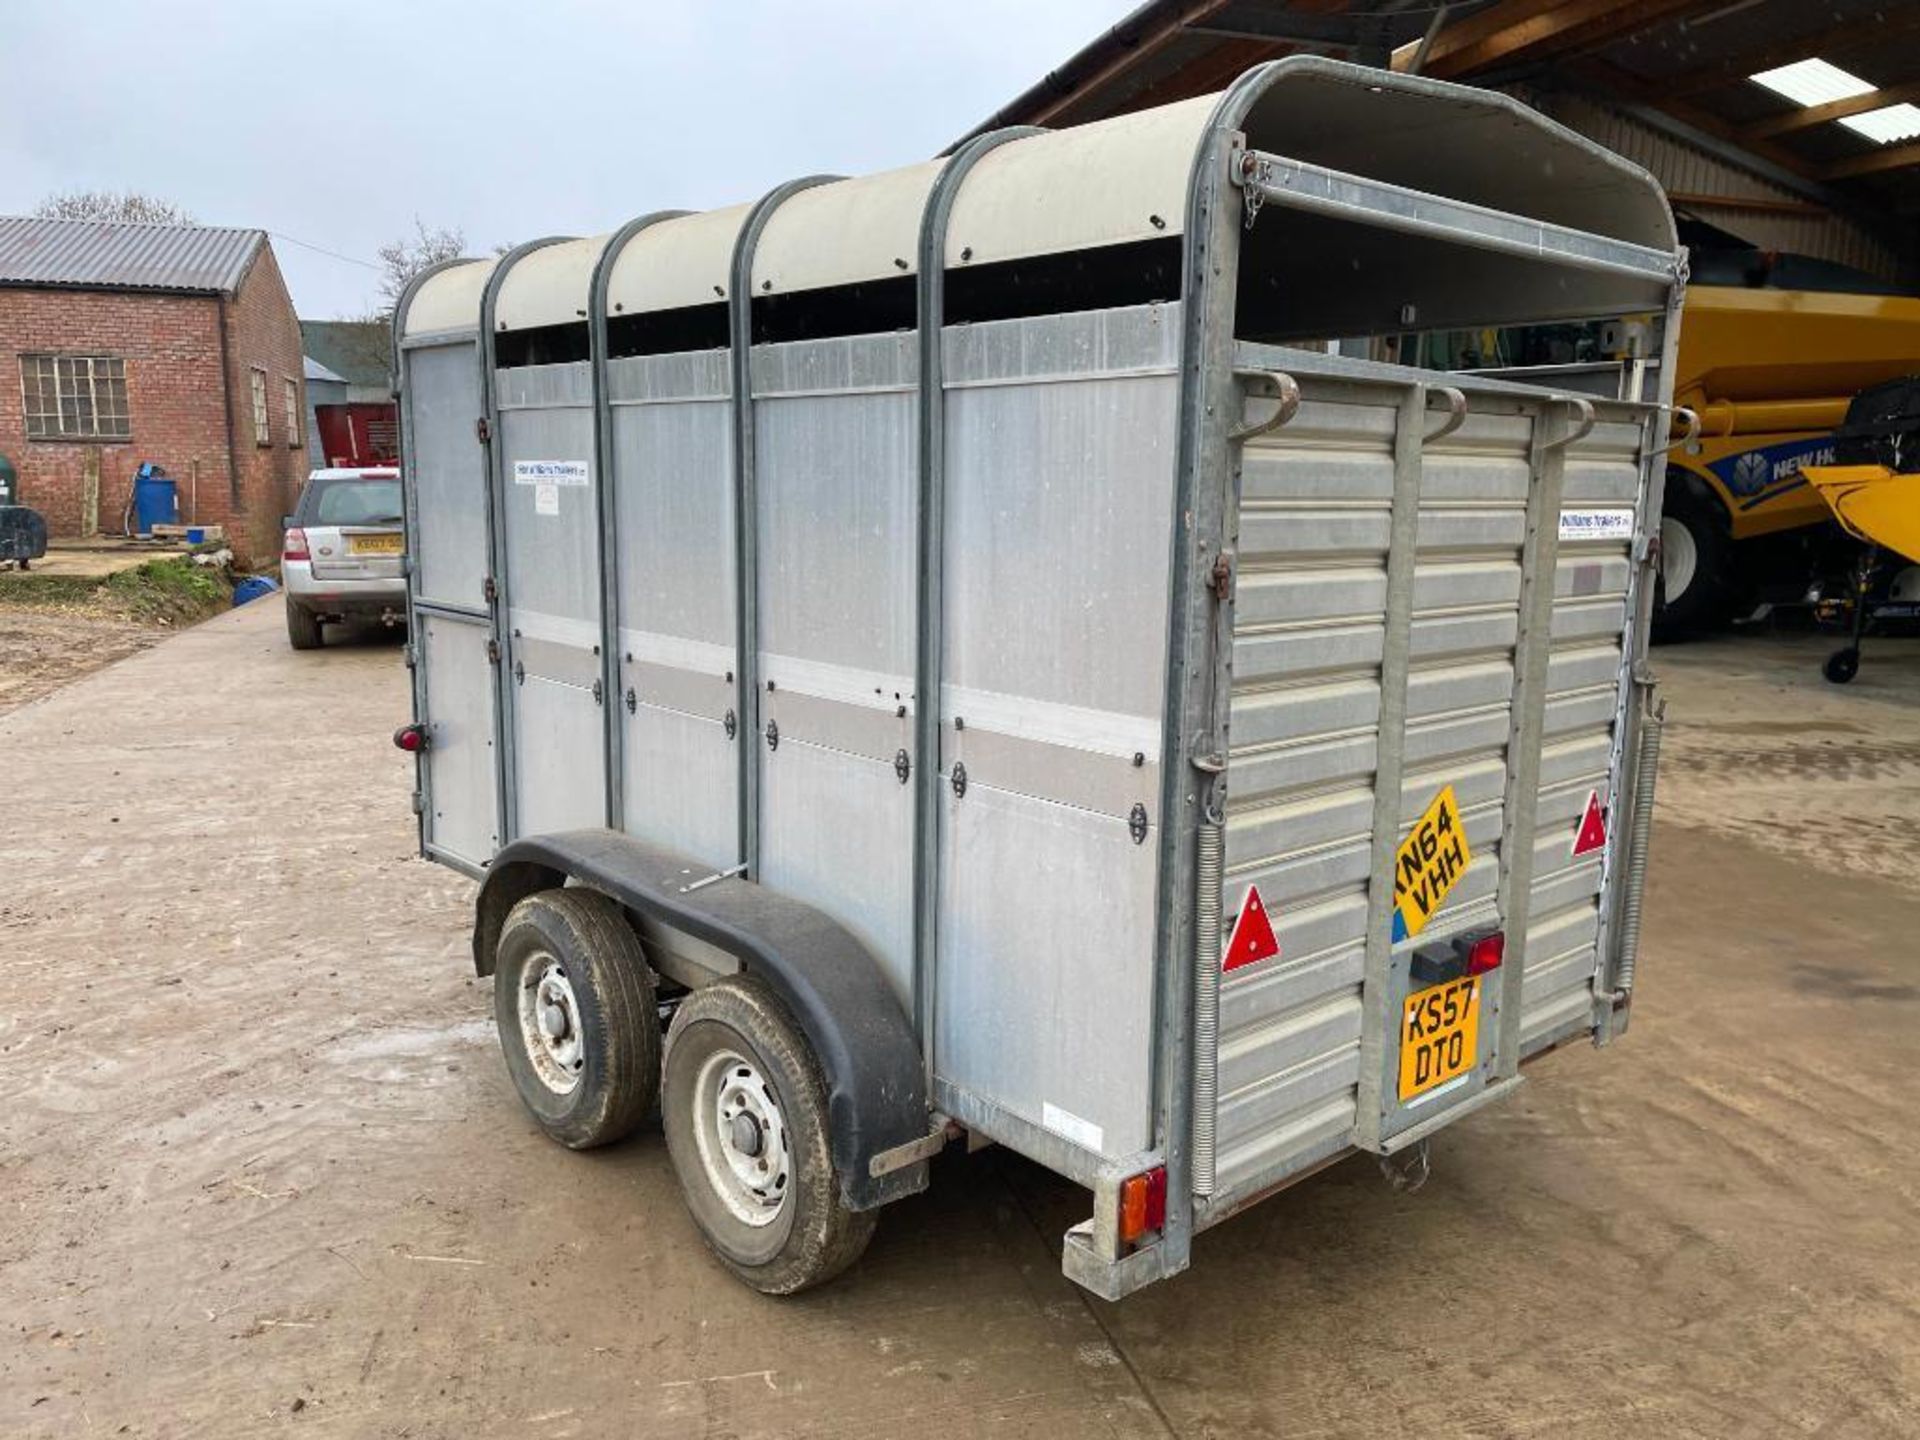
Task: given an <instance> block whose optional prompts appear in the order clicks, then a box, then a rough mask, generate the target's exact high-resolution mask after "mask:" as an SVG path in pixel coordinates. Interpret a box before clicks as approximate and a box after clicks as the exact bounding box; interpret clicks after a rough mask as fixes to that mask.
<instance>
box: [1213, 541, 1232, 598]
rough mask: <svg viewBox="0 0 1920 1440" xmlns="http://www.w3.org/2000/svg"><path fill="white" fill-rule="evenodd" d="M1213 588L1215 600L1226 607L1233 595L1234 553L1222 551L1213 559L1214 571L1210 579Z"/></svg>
mask: <svg viewBox="0 0 1920 1440" xmlns="http://www.w3.org/2000/svg"><path fill="white" fill-rule="evenodd" d="M1208 583H1209V584H1210V585H1211V586H1212V588H1213V598H1214V599H1215V600H1217V601H1219V602H1220V604H1222V605H1224V604H1226V603H1227V601H1228V599H1229V598H1230V597H1231V596H1232V595H1233V552H1232V551H1231V550H1222V551H1221V552H1220V553H1219V554H1218V555H1216V556H1214V557H1213V571H1212V574H1211V575H1210V576H1209V577H1208Z"/></svg>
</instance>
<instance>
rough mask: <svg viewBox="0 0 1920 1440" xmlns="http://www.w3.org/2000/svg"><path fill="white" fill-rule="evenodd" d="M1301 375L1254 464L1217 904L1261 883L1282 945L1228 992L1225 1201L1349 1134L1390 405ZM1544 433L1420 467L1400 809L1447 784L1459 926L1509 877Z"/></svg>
mask: <svg viewBox="0 0 1920 1440" xmlns="http://www.w3.org/2000/svg"><path fill="white" fill-rule="evenodd" d="M1303 383H1304V385H1305V398H1304V400H1303V401H1302V404H1301V406H1300V409H1299V412H1298V414H1297V415H1296V416H1295V417H1294V419H1293V420H1292V421H1291V422H1289V423H1288V424H1287V425H1286V426H1285V427H1284V428H1282V429H1280V430H1278V431H1275V432H1274V433H1273V434H1272V435H1270V436H1267V437H1264V438H1262V439H1260V440H1258V441H1256V442H1254V443H1252V444H1250V445H1249V446H1248V448H1247V450H1246V452H1245V454H1244V457H1243V467H1242V497H1241V512H1240V535H1239V545H1238V557H1239V558H1238V572H1239V573H1238V578H1237V586H1236V592H1235V607H1234V624H1235V630H1234V651H1233V660H1234V673H1233V708H1232V716H1231V729H1230V736H1229V739H1230V755H1229V765H1228V793H1229V797H1230V799H1229V811H1228V817H1227V879H1226V891H1225V897H1224V908H1225V911H1226V914H1227V916H1228V917H1229V922H1228V923H1231V917H1232V916H1233V915H1235V914H1236V913H1237V912H1238V909H1239V905H1240V903H1241V900H1242V897H1243V896H1244V895H1245V893H1246V889H1247V887H1248V886H1249V885H1257V886H1258V887H1259V889H1260V893H1261V896H1262V898H1263V899H1264V901H1265V903H1266V906H1267V910H1268V913H1269V915H1270V916H1271V918H1272V919H1273V922H1274V927H1275V931H1276V934H1277V935H1278V938H1279V941H1280V947H1281V955H1280V958H1279V959H1277V960H1274V961H1270V962H1267V963H1266V964H1263V965H1258V966H1252V967H1249V968H1247V969H1245V970H1242V971H1238V972H1236V973H1234V974H1232V975H1228V976H1227V977H1225V979H1224V981H1223V983H1222V986H1221V999H1220V1009H1221V1017H1220V1051H1219V1095H1220V1101H1219V1106H1220V1108H1219V1120H1218V1127H1217V1136H1218V1142H1217V1143H1218V1156H1219V1160H1218V1169H1217V1186H1218V1190H1219V1191H1223V1192H1231V1191H1233V1190H1234V1189H1235V1188H1237V1187H1238V1186H1241V1185H1244V1184H1248V1183H1251V1182H1253V1181H1255V1180H1256V1179H1259V1180H1263V1181H1267V1182H1271V1180H1273V1179H1275V1178H1280V1177H1281V1176H1284V1175H1285V1174H1286V1173H1287V1172H1288V1171H1290V1170H1293V1169H1298V1168H1304V1167H1305V1166H1308V1165H1311V1164H1314V1163H1317V1162H1318V1161H1319V1160H1321V1159H1323V1158H1324V1157H1325V1156H1327V1155H1328V1154H1331V1153H1333V1152H1334V1151H1335V1150H1337V1149H1338V1148H1339V1147H1340V1146H1341V1145H1342V1144H1344V1143H1345V1141H1346V1139H1347V1138H1348V1137H1349V1136H1350V1133H1351V1131H1352V1128H1353V1122H1354V1103H1355V1094H1356V1088H1355V1087H1356V1084H1357V1081H1358V1066H1359V1045H1360V1034H1361V1026H1362V1011H1361V998H1360V982H1361V971H1362V962H1363V956H1364V951H1365V927H1366V913H1367V893H1366V888H1367V877H1368V869H1369V865H1370V861H1371V853H1372V841H1371V825H1372V818H1373V783H1374V780H1373V772H1374V763H1375V742H1376V739H1377V734H1378V724H1379V712H1380V693H1379V676H1380V662H1381V654H1382V648H1383V643H1384V635H1385V605H1386V588H1387V571H1386V563H1387V554H1386V550H1387V543H1388V527H1389V522H1390V518H1391V517H1390V506H1391V498H1392V492H1393V455H1392V444H1393V435H1394V429H1395V421H1396V408H1395V407H1396V404H1397V400H1398V393H1397V392H1396V391H1394V390H1392V389H1390V388H1383V389H1380V390H1378V391H1367V390H1363V389H1357V388H1355V387H1339V386H1331V385H1321V384H1318V383H1317V382H1315V381H1314V380H1312V379H1307V380H1306V381H1304V382H1303ZM1530 433H1531V432H1530V426H1529V422H1528V420H1527V419H1526V418H1525V417H1523V416H1518V415H1501V414H1491V413H1488V414H1480V415H1470V416H1469V418H1468V420H1467V423H1466V424H1465V425H1463V426H1462V427H1461V429H1460V430H1459V431H1457V432H1456V433H1455V434H1453V435H1452V436H1449V437H1448V438H1447V440H1446V441H1445V442H1443V443H1441V444H1438V445H1435V446H1433V447H1431V448H1430V449H1428V450H1427V452H1426V454H1425V457H1424V462H1423V475H1422V484H1421V508H1420V540H1419V552H1418V556H1417V563H1416V567H1415V576H1414V618H1413V638H1412V657H1411V665H1410V670H1409V675H1408V684H1407V706H1408V731H1407V752H1406V764H1405V771H1404V775H1403V784H1402V787H1401V797H1400V809H1401V821H1402V823H1403V824H1410V823H1411V822H1412V821H1413V820H1415V819H1416V818H1417V817H1418V816H1419V815H1420V813H1421V812H1422V811H1423V810H1425V809H1426V807H1427V806H1428V805H1429V804H1430V803H1431V802H1432V800H1433V797H1434V795H1435V794H1436V793H1437V792H1438V791H1439V790H1440V788H1441V787H1443V786H1445V785H1449V784H1450V785H1452V786H1454V787H1455V793H1456V794H1457V795H1458V797H1459V801H1460V805H1461V810H1462V819H1463V820H1464V822H1465V826H1466V831H1467V836H1468V841H1469V844H1470V845H1471V846H1472V849H1473V855H1474V859H1473V864H1472V865H1471V867H1470V868H1469V870H1468V871H1467V873H1466V876H1465V877H1464V878H1463V879H1462V880H1461V881H1460V882H1459V884H1458V885H1457V887H1456V888H1455V889H1454V891H1453V893H1452V894H1451V895H1449V896H1448V899H1447V911H1446V913H1447V917H1448V919H1449V921H1450V922H1453V921H1456V920H1457V921H1460V922H1462V923H1465V922H1468V921H1470V920H1471V919H1472V918H1473V917H1474V916H1475V915H1476V914H1477V913H1480V912H1484V913H1486V914H1488V915H1490V914H1491V913H1492V906H1493V903H1494V896H1495V891H1496V888H1497V883H1498V879H1497V877H1498V865H1499V839H1500V831H1501V822H1502V806H1503V799H1504V789H1505V777H1506V762H1505V751H1506V743H1507V733H1508V719H1509V717H1508V706H1509V703H1510V701H1511V697H1512V693H1513V644H1514V636H1515V634H1516V631H1517V627H1518V617H1517V611H1516V606H1517V603H1518V598H1519V593H1520V564H1519V552H1520V545H1521V542H1522V540H1523V538H1524V534H1525V505H1526V495H1527V485H1528V461H1527V445H1528V442H1529V437H1530Z"/></svg>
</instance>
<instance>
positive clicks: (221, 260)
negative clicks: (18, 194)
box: [0, 215, 267, 294]
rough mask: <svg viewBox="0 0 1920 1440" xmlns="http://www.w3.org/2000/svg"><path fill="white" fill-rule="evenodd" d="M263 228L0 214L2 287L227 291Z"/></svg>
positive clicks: (261, 237) (260, 239) (254, 251)
mask: <svg viewBox="0 0 1920 1440" xmlns="http://www.w3.org/2000/svg"><path fill="white" fill-rule="evenodd" d="M266 243H267V235H266V232H265V231H264V230H235V229H229V228H226V227H224V226H213V225H138V224H132V223H128V222H124V221H118V220H40V219H35V218H33V217H30V216H16V215H6V216H0V285H63V286H71V287H73V288H76V289H82V290H197V291H206V292H208V293H216V292H225V293H227V294H232V293H233V291H234V290H235V289H236V288H238V286H239V284H240V281H241V280H242V279H243V278H244V277H245V276H246V273H247V267H248V266H250V265H251V264H252V263H253V258H254V256H255V255H256V254H258V253H259V250H260V247H261V246H262V245H265V244H266Z"/></svg>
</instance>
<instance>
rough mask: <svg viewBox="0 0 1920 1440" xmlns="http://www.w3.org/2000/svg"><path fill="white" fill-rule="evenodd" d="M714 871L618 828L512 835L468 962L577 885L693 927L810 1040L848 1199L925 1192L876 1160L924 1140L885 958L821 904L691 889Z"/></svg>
mask: <svg viewBox="0 0 1920 1440" xmlns="http://www.w3.org/2000/svg"><path fill="white" fill-rule="evenodd" d="M711 873H712V867H711V866H709V865H707V864H705V863H703V862H701V861H698V860H693V859H689V858H688V857H687V856H685V855H681V854H678V853H677V852H675V851H672V850H668V849H665V848H664V847H662V846H658V845H650V844H648V843H646V842H645V841H642V840H636V839H634V838H633V837H632V836H630V835H622V834H620V833H619V832H618V831H615V830H604V829H595V830H568V831H562V832H560V833H558V834H554V835H540V836H535V837H532V838H529V839H525V840H516V841H515V842H514V843H513V844H511V845H509V846H507V848H506V849H504V850H502V851H501V852H500V853H499V855H497V856H496V857H495V858H494V861H493V864H492V865H491V866H489V867H488V870H487V878H486V880H485V881H484V882H483V883H482V884H481V887H480V895H479V898H478V900H476V901H475V905H474V925H473V961H474V969H475V971H476V972H477V973H479V974H480V975H483V976H484V975H491V974H492V973H493V959H494V949H495V947H496V945H497V944H498V943H499V939H500V928H501V926H502V924H504V923H505V921H506V918H507V912H508V911H509V910H511V909H512V908H513V907H514V905H515V904H517V903H518V902H519V901H520V900H521V899H523V898H525V897H526V896H528V895H531V894H533V893H534V892H536V891H539V890H550V889H552V888H554V887H555V886H558V885H562V884H564V883H566V881H567V880H569V879H571V880H574V881H576V882H577V883H579V884H581V885H587V886H591V887H592V888H593V889H595V890H599V891H602V892H603V893H605V894H607V895H610V896H612V897H613V898H614V899H616V900H618V901H619V902H620V903H621V904H622V905H625V906H626V907H627V908H629V909H630V910H632V911H634V912H636V913H637V914H640V915H644V916H647V917H650V918H653V919H657V920H660V921H662V922H663V923H665V924H668V925H672V926H675V927H677V928H679V929H681V930H685V931H686V932H688V933H689V934H691V935H694V936H697V937H698V938H699V939H702V940H705V941H707V942H708V943H709V944H712V945H716V946H718V947H719V948H720V949H722V950H725V951H726V952H727V953H729V954H731V955H733V956H735V957H736V958H737V959H738V960H739V961H740V962H741V964H742V965H743V966H744V967H745V968H746V969H747V971H748V972H749V973H751V974H753V975H755V976H758V977H759V978H760V979H761V980H763V981H765V982H766V984H767V985H768V986H769V987H770V988H771V989H772V990H773V992H774V993H775V994H776V995H778V996H779V997H780V1000H781V1002H782V1003H783V1004H785V1005H786V1007H787V1009H788V1010H789V1011H790V1012H791V1013H792V1015H793V1018H794V1019H795V1020H796V1021H797V1022H798V1023H799V1025H800V1028H801V1029H802V1030H803V1031H804V1032H805V1033H806V1037H807V1041H808V1043H809V1044H810V1045H812V1047H813V1053H814V1057H815V1059H817V1060H818V1061H819V1063H820V1070H821V1073H822V1075H823V1076H824V1078H825V1080H826V1084H827V1108H828V1116H829V1120H830V1124H831V1127H832V1131H833V1133H832V1135H831V1136H830V1137H829V1144H830V1146H831V1148H832V1153H833V1163H834V1167H835V1168H836V1169H837V1170H838V1171H839V1172H840V1190H841V1198H842V1199H843V1200H845V1202H846V1203H847V1205H848V1206H849V1207H851V1208H852V1209H855V1210H871V1209H873V1208H875V1207H876V1206H879V1205H885V1204H887V1203H888V1202H889V1201H893V1200H898V1199H900V1198H902V1197H903V1196H906V1195H911V1194H914V1193H916V1192H918V1191H921V1190H924V1189H926V1187H927V1166H926V1162H925V1161H920V1162H918V1163H916V1164H912V1165H908V1166H906V1167H904V1168H902V1169H900V1170H896V1171H894V1172H892V1173H891V1174H887V1175H882V1176H879V1177H878V1178H875V1177H874V1176H872V1175H870V1174H868V1162H869V1161H870V1160H871V1159H872V1158H873V1157H874V1156H875V1155H877V1154H879V1153H880V1152H882V1151H884V1150H890V1149H892V1148H893V1147H894V1146H896V1145H905V1144H908V1143H909V1142H912V1141H916V1140H921V1139H924V1138H925V1136H926V1134H927V1131H928V1128H929V1123H930V1111H929V1110H928V1106H927V1089H926V1071H925V1067H924V1064H923V1062H922V1060H921V1055H920V1047H919V1045H918V1044H917V1043H915V1041H914V1037H913V1027H912V1026H911V1025H910V1024H909V1023H908V1022H907V1017H906V1014H905V1012H904V1011H903V1010H902V1009H901V1008H900V1002H899V1000H898V999H896V998H895V996H894V993H893V990H892V987H891V986H889V985H888V983H887V979H886V976H885V975H884V974H883V973H882V972H881V970H880V966H879V964H878V962H876V961H875V960H874V958H873V956H872V955H871V954H870V953H869V952H868V951H867V949H866V947H865V946H863V945H862V944H861V943H860V942H859V941H858V940H856V939H854V937H853V936H852V935H851V934H849V933H848V932H847V931H846V929H844V928H843V927H842V926H841V925H840V924H839V923H838V922H837V921H835V920H833V919H831V918H830V917H828V916H827V915H824V914H822V913H821V912H820V911H819V910H816V909H815V908H814V907H813V906H811V905H808V904H805V903H804V902H802V901H799V900H793V899H789V898H788V897H786V896H784V895H777V894H775V893H773V892H772V891H770V890H767V889H765V888H764V887H763V886H760V885H758V884H756V883H754V882H753V881H751V880H743V879H739V878H737V877H736V878H731V879H726V880H720V881H716V882H714V883H713V884H710V885H703V886H701V887H700V888H699V889H697V890H693V891H692V892H691V893H685V887H686V886H687V885H688V884H690V883H691V882H692V881H694V880H698V879H700V878H701V877H703V876H706V875H709V874H711Z"/></svg>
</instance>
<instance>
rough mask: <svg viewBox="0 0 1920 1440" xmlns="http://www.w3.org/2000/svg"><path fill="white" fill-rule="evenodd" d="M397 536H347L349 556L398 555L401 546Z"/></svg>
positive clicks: (399, 538) (399, 537) (401, 541)
mask: <svg viewBox="0 0 1920 1440" xmlns="http://www.w3.org/2000/svg"><path fill="white" fill-rule="evenodd" d="M403 543H404V542H403V540H402V537H401V536H399V535H349V536H348V537H347V553H348V554H349V555H398V554H399V553H400V551H401V548H402V545H403Z"/></svg>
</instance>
